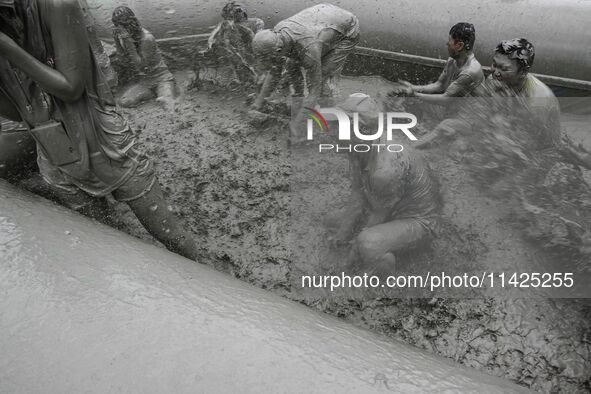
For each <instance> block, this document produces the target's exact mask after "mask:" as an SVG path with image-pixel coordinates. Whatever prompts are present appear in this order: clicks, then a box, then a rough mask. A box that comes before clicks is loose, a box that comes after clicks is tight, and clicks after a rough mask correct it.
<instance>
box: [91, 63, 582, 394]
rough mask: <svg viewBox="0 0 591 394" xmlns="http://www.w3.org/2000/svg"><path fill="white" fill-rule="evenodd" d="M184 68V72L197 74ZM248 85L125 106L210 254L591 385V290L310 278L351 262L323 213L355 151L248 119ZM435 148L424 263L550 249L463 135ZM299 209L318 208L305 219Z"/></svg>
mask: <svg viewBox="0 0 591 394" xmlns="http://www.w3.org/2000/svg"><path fill="white" fill-rule="evenodd" d="M177 78H178V79H179V80H180V81H184V82H183V83H181V84H183V85H185V86H186V85H187V83H186V80H187V78H189V74H188V73H177ZM364 89H365V90H364ZM368 89H370V90H372V89H373V90H374V91H379V89H380V87H379V86H368V85H367V84H366V83H363V82H362V81H360V80H353V79H345V80H344V82H343V86H342V90H343V91H347V90H350V91H351V92H353V91H367V90H368ZM374 91H370V92H368V93H370V94H372V93H375V92H374ZM245 98H246V96H245V94H244V93H243V92H232V91H227V90H223V89H217V90H216V89H213V88H209V89H204V90H187V91H186V92H185V94H184V99H183V101H182V103H181V104H180V108H178V112H177V113H174V114H173V113H166V112H164V111H163V110H162V109H161V108H160V107H159V106H158V105H157V104H156V103H155V102H148V103H144V104H142V105H141V106H139V107H138V108H134V109H125V110H123V112H124V113H125V115H126V116H127V117H128V119H129V121H130V123H131V124H132V128H133V129H134V130H135V131H137V132H138V133H139V134H140V141H141V145H142V147H143V148H144V149H145V150H146V151H147V152H148V154H149V155H150V156H151V157H152V158H153V159H154V161H155V164H156V168H157V172H158V175H159V179H160V183H161V184H162V186H163V189H164V190H165V193H166V194H167V197H168V199H169V202H170V204H171V207H170V208H171V209H172V210H173V211H175V212H176V213H177V214H178V215H179V216H180V217H182V218H183V219H184V220H185V221H186V223H187V225H188V226H189V227H190V229H191V231H192V232H193V233H195V234H196V237H197V239H198V240H199V242H200V244H201V247H202V258H201V262H203V263H207V264H211V265H213V266H215V267H216V268H218V269H219V270H223V271H226V272H228V273H230V274H231V275H233V276H235V277H238V278H240V279H242V280H244V281H246V282H249V283H251V284H253V285H255V286H258V287H261V288H264V289H267V290H270V291H273V292H275V293H277V294H280V295H282V296H284V297H286V298H289V299H292V300H295V301H298V302H301V303H303V304H305V305H308V306H310V307H312V308H316V309H318V310H321V311H324V312H327V313H330V314H333V315H336V316H338V317H341V318H343V319H345V320H347V321H350V322H352V323H353V324H355V325H358V326H362V327H366V328H369V329H372V330H375V331H378V332H381V333H384V334H386V335H388V336H390V337H393V338H398V339H402V340H404V341H406V342H408V343H410V344H412V345H415V346H417V347H420V348H423V349H426V350H428V351H431V352H433V353H436V354H439V355H442V356H445V357H448V358H450V359H453V360H455V361H457V362H459V363H462V364H464V365H467V366H469V367H473V368H476V369H478V370H480V371H483V372H487V373H489V374H492V375H496V376H499V377H503V378H506V379H511V380H513V381H516V382H518V383H520V384H522V385H524V386H527V387H530V388H532V389H534V390H538V391H543V392H555V391H558V390H560V391H564V392H586V391H588V390H591V303H590V302H589V301H588V300H576V299H547V298H493V297H487V298H472V299H458V298H446V297H440V298H434V299H430V298H429V299H427V298H414V299H410V298H406V299H405V298H391V297H388V294H387V293H385V292H380V291H373V290H364V291H357V290H356V291H344V290H343V291H338V292H333V293H331V292H330V291H328V290H318V289H315V290H312V289H302V288H301V286H300V277H301V275H302V274H304V273H305V274H314V273H328V272H338V270H339V265H340V262H341V261H342V260H341V259H340V258H339V253H338V251H337V252H336V253H332V254H331V255H330V256H328V255H326V254H323V252H322V251H323V250H327V247H326V239H327V233H326V229H325V227H324V226H323V224H322V220H321V218H322V217H323V215H325V214H326V213H327V212H329V211H330V210H332V209H336V208H338V207H339V206H341V205H342V204H343V203H344V201H345V198H346V196H347V194H348V190H349V183H348V178H347V169H348V166H347V161H346V157H345V156H344V155H342V156H341V157H339V156H335V155H330V157H328V156H322V157H321V156H319V155H317V154H315V152H314V151H311V153H294V152H293V151H291V150H290V149H289V148H288V146H287V129H286V127H285V124H282V123H281V122H279V123H278V122H270V123H267V124H266V125H264V126H263V127H261V128H258V127H253V126H251V125H249V124H248V122H247V118H246V112H247V105H246V104H245ZM579 137H580V138H579ZM577 138H579V140H581V138H583V137H581V136H578V137H577ZM428 155H429V161H430V162H431V167H432V168H433V169H434V170H435V174H436V175H437V177H438V178H439V181H440V183H441V185H442V193H443V198H444V202H445V204H444V223H443V228H442V232H441V235H440V236H439V238H438V239H437V240H436V241H435V244H434V246H433V247H432V248H431V250H429V251H427V252H426V253H424V255H422V256H421V257H420V258H419V259H418V260H417V261H414V264H418V265H422V266H424V267H436V266H437V265H441V266H443V265H445V266H454V267H470V268H480V269H489V270H491V269H493V268H494V269H496V270H497V271H501V270H506V269H508V268H510V267H511V266H512V264H515V265H516V266H519V267H531V270H532V271H536V270H535V268H536V267H538V268H539V264H543V262H541V261H542V260H543V259H542V258H541V257H540V253H541V252H540V251H539V250H538V249H537V248H536V247H534V246H533V245H531V244H528V243H527V242H525V241H524V240H523V239H522V237H521V236H520V234H519V232H518V231H517V230H516V229H515V228H514V227H512V226H511V225H509V224H508V223H506V220H505V217H506V212H505V211H504V206H503V205H502V204H500V203H499V202H498V201H497V200H495V199H493V198H489V197H487V196H486V195H483V193H482V192H481V191H479V190H477V189H476V188H475V187H473V186H471V182H470V179H469V178H468V175H467V173H466V171H465V170H464V169H463V167H462V164H461V162H462V157H461V154H460V153H458V152H457V151H454V150H453V148H452V150H451V153H448V154H446V155H443V154H441V153H428ZM321 184H322V185H323V187H319V185H321ZM107 204H108V205H109V208H110V209H111V210H112V213H111V214H110V215H109V217H96V218H97V219H98V220H101V221H105V222H107V223H109V224H111V225H113V226H115V227H117V228H119V229H121V230H123V231H125V232H127V233H130V234H132V235H135V236H137V237H139V238H142V239H144V240H146V241H148V242H152V243H156V241H154V240H153V239H151V237H150V236H149V235H148V234H147V233H146V232H145V230H144V229H143V228H142V226H141V225H140V224H139V222H138V221H137V220H136V219H135V217H134V215H133V214H132V213H131V211H130V210H129V209H128V208H127V206H126V205H123V204H118V203H115V202H114V201H113V200H108V201H107ZM294 209H297V210H298V211H304V210H305V211H306V212H307V213H308V214H307V215H305V216H303V217H298V218H297V220H295V219H296V218H293V217H292V216H291V215H290V212H293V211H294ZM294 236H295V238H297V239H296V240H295V241H294V239H293V238H294ZM298 245H299V246H301V245H307V247H305V248H299V249H298ZM294 250H295V252H294ZM343 253H345V252H344V251H343ZM340 257H343V256H340Z"/></svg>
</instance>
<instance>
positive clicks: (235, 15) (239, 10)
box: [222, 1, 248, 22]
mask: <svg viewBox="0 0 591 394" xmlns="http://www.w3.org/2000/svg"><path fill="white" fill-rule="evenodd" d="M222 18H224V19H226V20H233V21H234V22H239V21H242V20H246V19H248V14H247V13H246V7H245V6H244V5H243V4H240V3H236V2H235V1H229V2H228V3H227V4H226V5H225V6H224V8H222Z"/></svg>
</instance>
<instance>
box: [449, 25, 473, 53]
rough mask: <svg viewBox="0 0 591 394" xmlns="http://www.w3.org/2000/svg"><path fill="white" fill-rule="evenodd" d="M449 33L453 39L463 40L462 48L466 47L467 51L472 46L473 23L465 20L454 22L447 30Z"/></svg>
mask: <svg viewBox="0 0 591 394" xmlns="http://www.w3.org/2000/svg"><path fill="white" fill-rule="evenodd" d="M449 35H450V36H451V38H453V39H454V40H456V41H461V42H463V43H464V48H466V50H467V51H470V50H472V48H474V42H475V41H476V29H474V25H473V24H471V23H467V22H460V23H456V24H455V25H453V27H452V28H451V30H450V31H449Z"/></svg>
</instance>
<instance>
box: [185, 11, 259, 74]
mask: <svg viewBox="0 0 591 394" xmlns="http://www.w3.org/2000/svg"><path fill="white" fill-rule="evenodd" d="M222 18H223V20H222V21H221V22H220V23H219V24H218V25H217V26H216V27H215V28H214V29H213V31H212V32H211V34H210V36H209V38H208V40H207V49H206V50H205V51H200V52H198V53H197V54H196V57H195V73H196V74H197V81H196V82H197V83H199V81H200V80H210V81H212V82H215V83H216V84H219V85H229V84H231V83H236V84H237V85H243V84H244V83H254V82H256V78H257V74H256V71H255V68H254V54H253V51H252V40H253V38H254V35H255V34H256V33H257V32H259V31H260V30H262V29H263V28H264V27H265V23H264V22H263V20H262V19H259V18H249V17H248V14H247V10H246V6H244V5H243V4H240V3H237V2H235V1H230V2H228V3H227V4H226V5H225V6H224V7H223V9H222ZM225 68H228V72H226V73H224V71H223V70H224V69H225Z"/></svg>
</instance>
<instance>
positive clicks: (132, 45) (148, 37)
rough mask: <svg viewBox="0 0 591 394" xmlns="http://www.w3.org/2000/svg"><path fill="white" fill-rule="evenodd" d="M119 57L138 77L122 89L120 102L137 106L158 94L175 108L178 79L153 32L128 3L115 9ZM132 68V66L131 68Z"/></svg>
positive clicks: (114, 33)
mask: <svg viewBox="0 0 591 394" xmlns="http://www.w3.org/2000/svg"><path fill="white" fill-rule="evenodd" d="M111 19H112V21H113V25H114V26H115V28H114V29H113V39H114V41H115V47H116V48H117V60H118V62H119V63H120V64H122V66H123V67H128V68H131V70H133V75H134V76H135V77H136V80H135V81H133V83H132V84H131V86H128V87H127V88H126V89H124V90H123V92H122V93H121V97H120V98H119V104H120V105H121V106H123V107H134V106H136V105H138V104H139V103H141V102H142V101H146V100H149V99H151V98H154V97H156V100H157V101H158V102H160V103H162V104H163V105H164V106H165V107H166V108H167V109H173V108H174V102H175V97H176V82H175V79H174V76H173V75H172V73H171V72H170V71H169V70H168V66H167V65H166V63H165V62H164V59H163V58H162V54H161V53H160V49H159V48H158V44H157V43H156V39H155V38H154V36H153V35H152V34H151V33H150V32H149V31H148V30H146V29H144V28H143V27H142V26H141V24H140V21H139V20H138V18H137V17H136V16H135V14H134V12H133V11H132V10H131V9H130V8H129V7H126V6H120V7H117V8H115V9H114V10H113V14H112V17H111ZM128 71H129V70H128Z"/></svg>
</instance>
